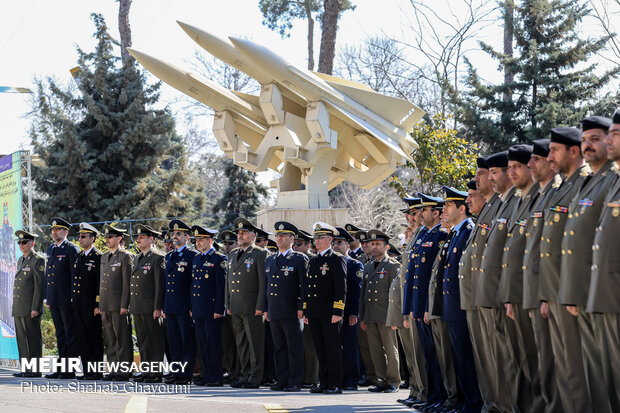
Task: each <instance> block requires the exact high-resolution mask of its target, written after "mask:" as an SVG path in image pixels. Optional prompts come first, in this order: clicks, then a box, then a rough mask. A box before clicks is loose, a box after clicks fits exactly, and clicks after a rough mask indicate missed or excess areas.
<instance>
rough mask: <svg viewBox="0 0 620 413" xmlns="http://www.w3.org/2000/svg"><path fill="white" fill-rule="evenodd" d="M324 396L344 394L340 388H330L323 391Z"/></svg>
mask: <svg viewBox="0 0 620 413" xmlns="http://www.w3.org/2000/svg"><path fill="white" fill-rule="evenodd" d="M323 394H342V389H341V388H340V387H329V388H327V389H325V390H323Z"/></svg>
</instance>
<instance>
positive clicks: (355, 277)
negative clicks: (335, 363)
mask: <svg viewBox="0 0 620 413" xmlns="http://www.w3.org/2000/svg"><path fill="white" fill-rule="evenodd" d="M346 261H347V300H346V302H345V305H344V316H343V317H342V320H343V321H342V327H341V328H340V338H341V341H342V372H343V381H342V387H350V388H353V387H357V384H358V381H359V378H360V353H359V345H358V341H359V338H358V334H357V331H358V328H359V327H358V324H359V323H357V324H355V325H353V326H350V325H349V317H351V316H354V317H359V309H360V293H361V288H362V276H363V273H364V266H363V265H362V263H361V262H359V261H358V260H356V259H353V258H351V257H349V256H347V257H346Z"/></svg>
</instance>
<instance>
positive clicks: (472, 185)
mask: <svg viewBox="0 0 620 413" xmlns="http://www.w3.org/2000/svg"><path fill="white" fill-rule="evenodd" d="M467 189H471V190H474V191H475V190H476V189H478V185H476V181H474V180H473V179H472V180H471V181H469V182H467Z"/></svg>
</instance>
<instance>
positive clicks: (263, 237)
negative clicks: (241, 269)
mask: <svg viewBox="0 0 620 413" xmlns="http://www.w3.org/2000/svg"><path fill="white" fill-rule="evenodd" d="M270 235H271V232H267V231H264V230H262V229H261V228H256V239H255V240H254V245H256V246H257V247H261V248H264V249H266V248H267V244H269V236H270Z"/></svg>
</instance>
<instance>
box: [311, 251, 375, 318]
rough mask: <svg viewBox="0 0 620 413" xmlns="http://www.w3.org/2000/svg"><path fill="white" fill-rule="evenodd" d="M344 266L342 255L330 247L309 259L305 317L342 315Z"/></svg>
mask: <svg viewBox="0 0 620 413" xmlns="http://www.w3.org/2000/svg"><path fill="white" fill-rule="evenodd" d="M346 268H347V267H346V261H345V258H344V256H342V255H341V254H338V253H337V252H334V251H332V250H331V248H330V249H328V250H327V251H325V254H323V255H321V254H317V255H316V256H315V257H312V258H311V259H310V262H309V263H308V278H307V290H306V291H307V293H306V300H305V306H304V315H305V316H306V317H308V318H320V317H331V316H332V315H335V316H341V317H342V316H344V305H345V300H346V295H347V274H346ZM326 275H327V276H326ZM386 302H387V299H386Z"/></svg>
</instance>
